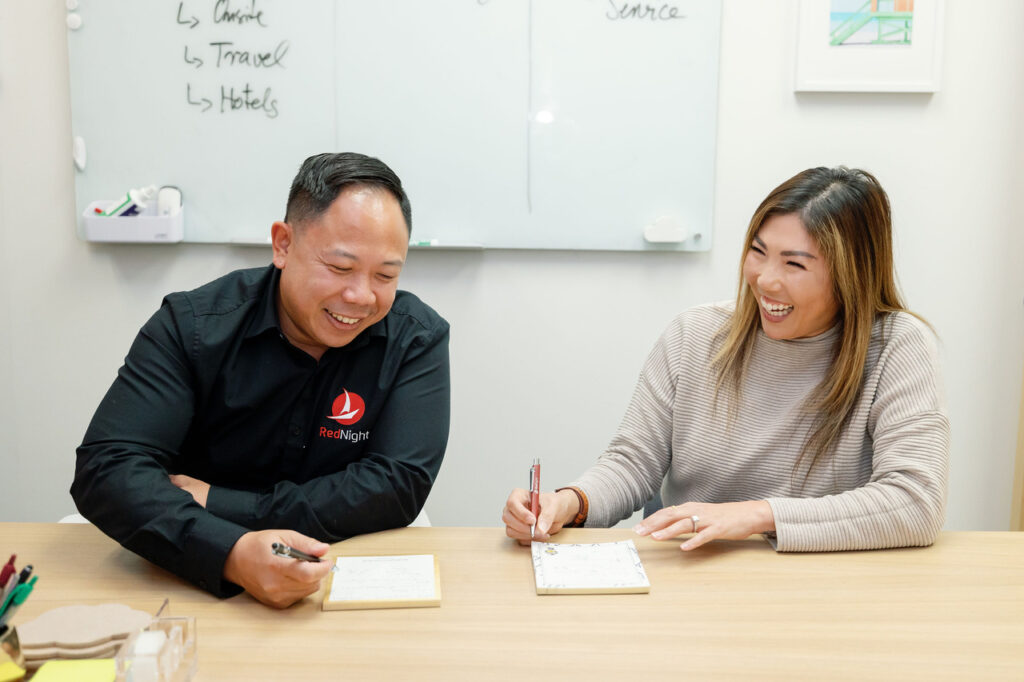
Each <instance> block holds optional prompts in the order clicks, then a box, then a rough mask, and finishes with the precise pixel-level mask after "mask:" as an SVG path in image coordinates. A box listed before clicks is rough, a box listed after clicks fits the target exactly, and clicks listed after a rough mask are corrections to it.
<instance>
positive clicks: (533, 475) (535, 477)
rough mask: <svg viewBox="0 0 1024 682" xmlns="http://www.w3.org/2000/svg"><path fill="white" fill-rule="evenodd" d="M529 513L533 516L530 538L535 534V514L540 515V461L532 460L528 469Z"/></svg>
mask: <svg viewBox="0 0 1024 682" xmlns="http://www.w3.org/2000/svg"><path fill="white" fill-rule="evenodd" d="M530 513H532V514H533V524H532V525H531V526H530V537H531V538H532V537H533V536H534V535H535V534H536V532H537V514H538V513H540V459H534V460H533V466H531V467H530Z"/></svg>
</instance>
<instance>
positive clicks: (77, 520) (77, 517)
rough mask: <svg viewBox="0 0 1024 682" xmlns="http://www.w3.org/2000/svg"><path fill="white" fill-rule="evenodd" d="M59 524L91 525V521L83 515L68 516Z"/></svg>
mask: <svg viewBox="0 0 1024 682" xmlns="http://www.w3.org/2000/svg"><path fill="white" fill-rule="evenodd" d="M57 523H89V519H87V518H85V517H84V516H82V515H81V514H68V515H67V516H65V517H64V518H62V519H61V520H60V521H58V522H57Z"/></svg>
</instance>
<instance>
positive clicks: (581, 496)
mask: <svg viewBox="0 0 1024 682" xmlns="http://www.w3.org/2000/svg"><path fill="white" fill-rule="evenodd" d="M563 490H571V491H573V492H574V493H576V499H578V500H579V501H580V510H579V512H578V513H577V514H576V518H574V519H573V520H572V521H571V522H569V523H567V524H565V525H564V526H562V527H563V528H579V527H580V526H582V525H583V524H584V523H585V522H586V520H587V512H589V511H590V502H589V501H588V500H587V494H586V493H585V492H583V491H582V490H580V489H579V488H577V487H576V486H574V485H567V486H565V487H564V488H556V489H555V492H556V493H559V492H562V491H563Z"/></svg>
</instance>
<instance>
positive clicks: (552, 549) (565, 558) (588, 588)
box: [530, 540, 651, 594]
mask: <svg viewBox="0 0 1024 682" xmlns="http://www.w3.org/2000/svg"><path fill="white" fill-rule="evenodd" d="M530 549H531V552H532V553H533V577H534V580H535V581H536V583H537V594H618V593H632V592H650V591H651V583H650V581H648V580H647V574H646V573H645V572H644V566H643V564H642V563H641V562H640V554H639V553H638V552H637V551H636V545H635V544H633V541H632V540H624V541H622V542H598V543H591V544H585V545H574V544H558V543H550V542H534V543H531V545H530Z"/></svg>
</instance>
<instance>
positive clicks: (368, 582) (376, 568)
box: [323, 554, 441, 611]
mask: <svg viewBox="0 0 1024 682" xmlns="http://www.w3.org/2000/svg"><path fill="white" fill-rule="evenodd" d="M440 605H441V571H440V570H439V568H438V565H437V558H436V557H435V556H434V555H433V554H407V555H402V556H342V557H338V558H337V559H336V560H335V564H334V572H333V573H332V574H331V584H330V586H329V587H328V589H327V593H326V595H325V596H324V604H323V609H324V611H334V610H341V609H393V608H409V607H417V606H440Z"/></svg>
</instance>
